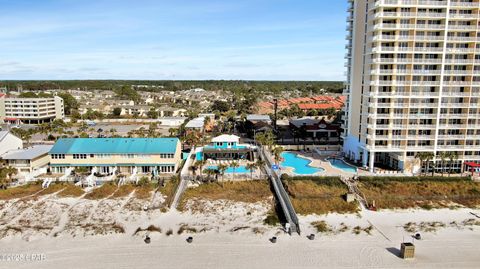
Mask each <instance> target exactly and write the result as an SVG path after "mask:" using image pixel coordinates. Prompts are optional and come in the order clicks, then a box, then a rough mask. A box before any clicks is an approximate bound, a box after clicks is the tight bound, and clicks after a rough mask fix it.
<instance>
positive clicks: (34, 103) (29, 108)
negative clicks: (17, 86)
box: [0, 94, 65, 124]
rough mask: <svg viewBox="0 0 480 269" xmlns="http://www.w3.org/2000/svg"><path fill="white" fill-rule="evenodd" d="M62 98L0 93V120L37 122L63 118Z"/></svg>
mask: <svg viewBox="0 0 480 269" xmlns="http://www.w3.org/2000/svg"><path fill="white" fill-rule="evenodd" d="M64 116H65V114H64V105H63V99H62V98H60V97H58V96H54V97H51V98H21V97H7V96H6V95H4V94H0V121H3V122H10V123H28V124H39V123H44V122H51V121H53V120H55V119H63V118H64Z"/></svg>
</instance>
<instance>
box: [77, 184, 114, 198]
mask: <svg viewBox="0 0 480 269" xmlns="http://www.w3.org/2000/svg"><path fill="white" fill-rule="evenodd" d="M116 190H117V186H116V185H115V184H114V183H113V182H108V183H104V184H103V185H102V186H100V187H99V188H95V189H93V190H92V191H90V192H89V193H87V195H85V199H90V200H100V199H104V198H107V197H109V196H110V195H112V194H113V193H114V192H115V191H116Z"/></svg>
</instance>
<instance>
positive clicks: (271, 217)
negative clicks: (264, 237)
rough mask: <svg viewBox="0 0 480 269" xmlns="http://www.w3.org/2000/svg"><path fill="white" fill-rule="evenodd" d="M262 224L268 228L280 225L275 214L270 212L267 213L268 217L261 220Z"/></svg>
mask: <svg viewBox="0 0 480 269" xmlns="http://www.w3.org/2000/svg"><path fill="white" fill-rule="evenodd" d="M263 223H264V224H265V225H269V226H277V225H278V224H279V223H280V219H279V218H278V216H277V214H276V213H275V212H274V211H273V210H272V211H270V212H268V215H267V217H266V218H265V219H264V220H263Z"/></svg>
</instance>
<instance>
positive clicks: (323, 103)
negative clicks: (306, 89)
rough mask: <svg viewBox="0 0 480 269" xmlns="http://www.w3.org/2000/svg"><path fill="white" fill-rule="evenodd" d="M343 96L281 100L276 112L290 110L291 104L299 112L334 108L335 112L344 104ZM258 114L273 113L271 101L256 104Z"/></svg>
mask: <svg viewBox="0 0 480 269" xmlns="http://www.w3.org/2000/svg"><path fill="white" fill-rule="evenodd" d="M345 100H346V97H345V96H338V97H333V96H325V95H319V96H313V97H299V98H291V99H281V100H278V110H283V109H286V108H290V107H291V106H292V105H293V104H297V105H298V107H299V108H300V109H301V110H304V111H309V110H324V109H330V108H334V109H335V110H340V109H342V107H343V106H344V104H345ZM258 113H260V114H268V113H273V101H272V102H270V101H267V102H260V103H258Z"/></svg>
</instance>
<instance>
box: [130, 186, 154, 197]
mask: <svg viewBox="0 0 480 269" xmlns="http://www.w3.org/2000/svg"><path fill="white" fill-rule="evenodd" d="M154 190H155V185H154V184H150V183H149V184H145V185H143V186H138V187H135V194H134V196H135V198H137V199H142V200H144V199H149V198H150V197H152V191H154Z"/></svg>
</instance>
